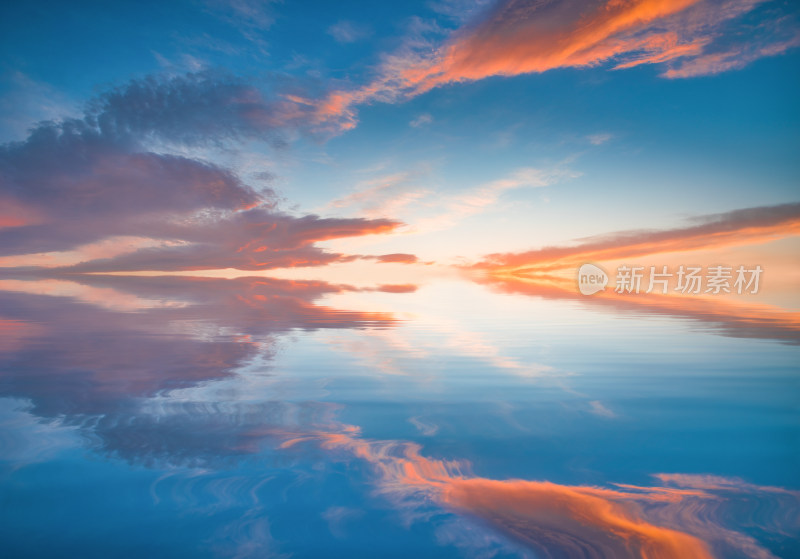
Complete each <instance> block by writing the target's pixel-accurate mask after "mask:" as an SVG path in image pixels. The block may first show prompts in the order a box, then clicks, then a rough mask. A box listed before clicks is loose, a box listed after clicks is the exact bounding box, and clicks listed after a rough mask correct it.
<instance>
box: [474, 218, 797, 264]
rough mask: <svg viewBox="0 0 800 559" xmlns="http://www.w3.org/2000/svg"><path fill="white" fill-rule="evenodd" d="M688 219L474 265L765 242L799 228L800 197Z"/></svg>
mask: <svg viewBox="0 0 800 559" xmlns="http://www.w3.org/2000/svg"><path fill="white" fill-rule="evenodd" d="M692 221H693V223H692V224H690V225H688V226H685V227H679V228H675V229H666V230H644V231H622V232H617V233H611V234H609V235H602V236H597V237H590V238H588V239H581V242H580V243H579V244H576V245H573V246H560V247H545V248H541V249H537V250H531V251H528V252H522V253H499V254H491V255H489V256H487V257H486V258H485V259H484V260H483V261H482V262H480V263H478V264H476V265H475V267H476V268H482V269H488V270H495V271H504V272H509V273H525V272H531V271H538V272H545V271H552V270H563V269H566V268H572V267H576V266H577V265H580V264H582V263H583V262H586V261H590V260H593V261H604V260H615V259H621V258H632V257H638V256H644V255H650V254H661V253H665V252H681V251H692V250H701V249H708V248H716V247H725V246H734V245H742V244H750V243H759V242H767V241H770V240H774V239H779V238H782V237H788V236H792V235H797V234H798V233H800V203H793V204H781V205H778V206H765V207H758V208H747V209H742V210H735V211H731V212H727V213H723V214H715V215H707V216H701V217H698V218H695V219H694V220H692Z"/></svg>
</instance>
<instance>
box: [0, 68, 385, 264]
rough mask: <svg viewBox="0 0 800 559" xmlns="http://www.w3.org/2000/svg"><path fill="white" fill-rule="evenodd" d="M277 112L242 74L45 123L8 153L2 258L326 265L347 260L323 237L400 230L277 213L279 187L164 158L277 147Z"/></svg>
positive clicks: (0, 226) (133, 86)
mask: <svg viewBox="0 0 800 559" xmlns="http://www.w3.org/2000/svg"><path fill="white" fill-rule="evenodd" d="M279 105H280V103H278V104H272V103H268V102H267V101H265V99H264V98H263V97H262V96H261V93H259V92H258V91H257V90H256V89H254V88H252V87H250V86H246V85H245V84H243V83H242V82H240V81H238V80H237V79H234V78H229V77H224V76H222V77H220V76H216V75H212V74H190V75H186V76H178V77H172V78H157V77H149V78H144V79H141V80H133V81H131V82H129V83H128V84H126V85H124V86H120V87H117V88H114V89H112V90H109V91H107V92H105V93H102V94H100V95H99V96H97V97H96V98H95V99H93V100H92V101H91V102H90V103H89V104H88V108H87V110H86V112H85V114H84V116H83V117H82V118H68V119H65V120H62V121H49V122H43V123H40V124H39V125H38V126H37V127H36V128H34V129H33V130H32V131H31V133H30V135H29V136H28V138H27V139H26V140H24V141H21V142H14V143H8V144H4V145H2V146H0V202H2V208H3V209H2V210H0V256H14V255H18V256H20V257H19V258H17V259H16V261H17V262H18V264H19V265H24V263H25V260H24V258H22V257H21V255H28V254H30V255H40V256H36V257H35V258H33V259H32V262H37V261H39V260H42V258H41V255H43V254H50V253H58V252H63V251H70V250H73V249H76V248H78V247H85V246H86V245H92V244H97V243H101V242H102V241H104V240H107V239H111V238H117V237H120V238H122V237H134V238H139V239H141V240H142V242H141V245H142V248H141V249H139V250H136V251H134V252H132V253H129V254H125V255H121V254H120V255H118V256H116V257H112V258H105V259H102V260H96V261H94V262H91V263H86V264H83V265H81V266H77V267H76V268H75V270H76V271H77V270H79V269H80V270H83V271H121V270H143V269H145V270H153V269H162V270H196V269H201V268H220V267H242V268H243V269H261V268H269V267H278V266H294V265H318V264H324V263H328V262H331V261H335V260H337V259H339V258H340V257H341V255H337V254H329V253H326V252H325V251H324V250H322V249H319V248H317V247H314V246H313V244H314V243H315V242H317V241H323V240H328V239H334V238H339V237H346V236H354V235H362V234H372V233H382V232H387V231H390V230H391V229H393V228H395V227H397V226H398V225H399V224H398V223H397V222H394V221H391V220H387V219H379V220H366V219H344V218H343V219H321V218H318V217H316V216H304V217H293V216H289V215H288V214H285V213H281V212H279V211H277V210H276V209H275V204H276V197H275V196H274V193H273V192H272V191H271V190H269V189H266V188H261V189H259V190H256V189H254V188H252V187H251V186H249V185H247V184H245V183H243V182H242V181H241V180H240V179H239V177H238V176H237V175H236V174H235V173H233V172H232V171H230V170H229V169H225V168H223V167H220V166H218V165H215V164H213V163H210V162H207V161H203V160H200V159H196V158H191V157H187V156H183V155H170V154H167V153H162V152H160V151H158V152H157V151H155V150H154V148H155V147H157V146H160V145H163V144H164V143H177V144H181V145H187V146H197V145H203V144H208V143H220V142H226V141H231V142H237V141H243V140H246V139H262V140H267V141H270V139H271V138H274V137H275V136H274V135H273V133H274V132H275V131H276V130H278V129H280V127H281V126H283V125H285V124H286V122H287V121H286V120H284V117H286V113H283V112H281V109H280V108H279ZM259 243H260V244H259ZM128 252H130V251H128ZM55 260H56V261H57V260H58V255H56V256H55ZM109 266H119V268H118V269H117V270H114V269H113V268H112V267H109Z"/></svg>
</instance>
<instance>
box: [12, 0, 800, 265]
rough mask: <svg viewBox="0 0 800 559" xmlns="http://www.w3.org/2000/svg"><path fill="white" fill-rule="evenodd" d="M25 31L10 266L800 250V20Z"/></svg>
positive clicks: (746, 17)
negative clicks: (630, 244)
mask: <svg viewBox="0 0 800 559" xmlns="http://www.w3.org/2000/svg"><path fill="white" fill-rule="evenodd" d="M0 28H1V29H0V30H1V31H2V32H1V33H0V41H1V42H2V52H3V53H4V55H3V57H2V63H1V65H0V123H2V129H1V134H0V140H2V141H3V142H4V143H3V144H2V146H0V181H1V182H0V227H2V228H0V246H1V247H2V249H0V251H2V253H0V266H2V267H5V268H9V269H10V268H15V269H28V270H30V269H31V268H47V269H59V270H69V271H83V272H127V273H131V272H135V273H141V272H149V271H160V272H170V273H171V272H186V271H192V272H195V273H198V272H199V271H204V273H213V272H208V271H211V270H231V269H234V270H240V271H248V272H254V271H259V272H261V271H266V270H281V273H286V270H292V269H296V268H304V269H306V270H304V271H303V273H306V274H307V275H308V274H310V275H313V274H317V273H319V271H318V270H315V271H310V270H308V268H311V267H313V268H318V267H322V266H332V265H333V266H334V267H335V266H336V265H341V264H347V263H352V264H354V269H355V270H357V272H353V274H356V275H362V274H364V273H366V274H369V273H375V274H381V273H383V272H380V271H379V270H380V266H377V264H384V265H387V267H389V268H400V265H399V264H398V263H405V264H409V265H413V266H416V267H417V268H418V270H417V273H419V274H425V273H430V270H426V269H423V268H422V266H423V265H427V266H428V267H431V266H433V267H436V268H437V269H439V268H441V267H452V266H460V267H464V266H476V265H477V266H479V267H480V266H483V267H485V263H486V262H489V261H491V262H494V263H495V264H497V262H498V259H497V258H494V257H489V256H488V255H497V254H506V255H516V261H520V259H522V260H524V259H525V258H527V256H526V255H528V256H530V255H531V254H532V251H534V252H535V251H540V250H542V249H545V248H549V247H574V246H577V245H581V244H587V243H588V244H590V245H591V244H593V243H594V244H597V243H600V244H603V243H605V242H608V240H609V239H610V238H612V237H613V238H617V240H616V241H615V242H616V243H620V242H622V243H625V242H627V241H625V240H624V239H626V238H627V239H628V240H630V239H632V238H634V237H636V236H637V235H638V233H635V232H641V231H645V230H646V231H647V232H648V233H647V234H648V235H655V236H656V237H658V235H667V236H669V235H670V233H669V232H670V231H671V232H673V233H674V234H675V235H677V240H676V241H675V242H674V243H673V244H672V245H670V246H671V248H670V250H672V251H674V250H675V249H681V250H683V249H686V250H698V247H699V246H702V247H703V248H704V249H709V248H711V247H717V246H721V247H728V246H729V245H736V244H742V243H743V242H745V243H755V244H763V243H765V242H767V241H770V242H771V241H774V240H776V239H778V240H779V239H785V238H787V237H788V238H791V237H795V236H796V232H797V223H798V220H800V207H798V205H797V192H798V190H797V177H798V165H799V163H798V159H797V157H796V153H797V147H798V130H800V127H798V117H799V116H800V115H799V114H798V108H797V103H796V101H795V100H796V98H797V97H798V75H799V74H798V72H797V69H798V60H799V59H798V56H800V54H799V53H800V50H798V49H797V48H796V47H797V46H798V45H800V20H799V19H798V10H797V9H796V6H795V5H794V3H792V2H789V1H779V0H772V1H756V0H676V1H657V0H636V1H634V0H629V1H622V0H611V1H607V2H592V1H582V2H581V1H562V2H552V3H541V2H525V1H505V2H502V1H501V2H487V1H476V2H469V1H460V0H440V1H434V0H431V1H427V2H398V3H363V2H339V3H336V4H331V3H329V2H300V3H293V2H264V1H261V2H256V1H253V0H214V1H208V2H202V1H196V2H195V1H192V2H168V3H164V2H162V3H144V4H142V3H141V2H115V3H114V4H113V5H108V3H98V2H94V3H93V2H74V3H69V4H67V3H51V2H26V3H13V4H7V5H5V6H4V7H3V8H2V17H1V18H0ZM748 212H749V213H748ZM756 215H757V216H758V217H753V216H756ZM752 219H755V220H756V221H757V222H758V223H757V224H756V226H755V227H756V228H755V229H754V230H752V229H748V228H751V226H752V223H751V221H752ZM748 220H750V221H748ZM699 223H707V224H712V225H711V227H712V228H713V224H714V223H722V224H723V225H722V226H723V228H724V229H725V230H726V231H727V233H726V234H725V235H724V236H723V237H722V238H720V237H719V236H717V235H716V233H710V234H709V235H708V236H707V237H706V238H705V240H700V241H692V242H689V241H687V240H686V237H685V236H684V234H683V233H681V231H684V232H685V231H690V230H692V228H693V227H697V226H698V224H699ZM701 229H702V227H701ZM744 229H748V232H747V234H745V235H740V233H739V232H740V231H743V230H744ZM631 232H634V233H631ZM700 234H701V235H702V231H700ZM659 238H660V237H659ZM620 239H622V240H620ZM743 239H746V241H743ZM645 244H646V245H647V246H646V247H645V248H644V249H643V250H639V252H638V253H637V255H640V254H647V253H648V252H651V253H653V252H654V253H656V254H659V253H663V252H665V251H666V249H665V248H664V246H663V244H658V243H652V244H651V243H645ZM623 254H627V253H625V252H624V251H623ZM586 256H590V257H591V256H596V255H592V254H588V255H586ZM487 258H488V260H487ZM787 258H791V255H790V254H787ZM509 260H513V258H511V257H510V256H509V257H508V258H506V261H509ZM369 269H371V270H374V272H369V271H365V270H369ZM295 273H299V272H296V271H295ZM398 273H400V272H398Z"/></svg>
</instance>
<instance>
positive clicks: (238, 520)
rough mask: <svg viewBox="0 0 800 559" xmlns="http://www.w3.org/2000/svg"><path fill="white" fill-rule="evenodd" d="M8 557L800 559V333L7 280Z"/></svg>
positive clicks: (597, 312)
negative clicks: (799, 373)
mask: <svg viewBox="0 0 800 559" xmlns="http://www.w3.org/2000/svg"><path fill="white" fill-rule="evenodd" d="M0 288H2V291H0V333H2V337H0V424H2V431H1V432H0V433H2V434H1V436H0V460H1V461H0V479H1V480H2V486H1V489H0V491H2V493H0V495H2V501H1V502H2V509H1V512H0V515H2V518H0V541H2V542H3V544H2V547H3V552H2V555H3V556H4V557H55V556H60V557H87V558H88V557H104V558H105V557H137V558H138V557H144V556H152V557H296V558H301V557H374V556H382V557H437V558H438V557H520V556H521V557H559V558H560V557H628V556H631V557H639V556H646V557H653V558H662V557H707V556H708V557H711V556H713V557H731V558H736V557H756V558H767V557H773V556H775V557H784V558H788V557H798V556H800V544H798V543H797V540H798V538H797V536H798V534H799V533H800V531H799V530H798V504H800V498H799V497H798V496H799V495H800V493H798V492H797V491H798V489H800V478H798V474H797V472H798V471H800V464H799V463H798V462H799V461H798V452H797V448H798V446H797V443H798V431H799V429H798V393H799V392H798V365H799V364H800V360H798V356H799V355H798V339H799V338H800V336H798V331H797V327H796V324H795V323H792V322H791V321H789V322H788V323H783V322H781V321H779V320H775V319H774V318H771V317H769V316H768V317H755V318H747V317H742V316H740V315H737V314H733V313H728V314H726V313H725V312H724V310H725V309H722V311H719V310H718V309H705V308H699V307H690V308H683V309H681V308H673V307H666V306H664V305H660V304H649V303H648V304H644V303H643V304H637V305H627V304H623V303H620V302H614V301H609V300H603V299H601V298H598V299H586V298H584V299H578V298H575V297H570V296H566V295H564V294H563V293H561V294H560V293H554V292H550V291H548V290H547V289H536V288H533V289H531V288H530V286H514V285H509V284H502V283H499V284H498V283H494V284H491V283H480V282H475V281H471V280H469V279H442V280H439V281H432V282H430V283H428V284H426V285H422V286H420V287H419V288H418V289H416V290H414V289H413V288H411V287H408V286H406V287H403V288H399V287H395V288H388V289H386V288H383V289H382V290H381V289H375V290H368V291H365V290H355V289H350V288H346V287H341V286H335V285H330V284H325V283H321V282H291V281H279V280H272V279H265V278H241V279H236V280H224V279H191V278H176V277H173V278H122V277H116V278H115V277H100V276H96V277H90V278H80V279H59V280H55V279H48V280H41V279H40V280H33V279H18V280H5V281H2V282H0Z"/></svg>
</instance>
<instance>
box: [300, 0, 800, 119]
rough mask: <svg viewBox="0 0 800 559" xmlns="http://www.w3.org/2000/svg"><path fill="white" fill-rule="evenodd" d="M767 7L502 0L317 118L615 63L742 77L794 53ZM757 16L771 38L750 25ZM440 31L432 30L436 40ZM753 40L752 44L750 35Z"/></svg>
mask: <svg viewBox="0 0 800 559" xmlns="http://www.w3.org/2000/svg"><path fill="white" fill-rule="evenodd" d="M764 2H765V0H675V1H672V2H665V1H662V0H592V1H590V2H585V1H583V0H566V1H563V2H537V1H533V0H505V1H501V2H498V3H497V4H496V5H495V6H493V7H492V8H491V9H489V10H484V11H482V12H480V13H479V14H478V15H477V16H476V18H475V19H474V20H473V21H472V22H471V23H467V24H465V25H463V26H462V27H461V28H459V29H457V30H456V31H454V32H452V33H451V34H450V35H449V36H448V37H447V38H446V39H445V40H444V41H440V40H438V39H436V38H430V35H431V32H428V34H427V36H426V33H425V30H424V29H423V30H420V28H421V27H422V26H421V25H418V26H417V29H416V33H415V34H412V35H411V36H410V37H409V39H408V41H407V43H406V45H405V46H404V47H402V48H401V49H400V50H398V51H397V52H396V53H394V54H391V55H387V56H385V57H384V61H383V63H382V64H381V66H380V67H379V68H378V71H377V77H376V78H375V79H374V80H373V81H371V82H369V83H367V84H366V85H364V86H362V87H359V88H355V89H351V90H338V91H333V92H331V93H329V94H328V95H327V97H326V98H325V99H323V100H322V101H320V102H317V103H315V105H316V107H317V119H318V120H319V121H320V122H328V123H330V124H332V125H334V126H335V127H338V128H339V129H341V130H346V129H349V128H352V127H353V126H355V123H356V112H355V111H356V109H355V108H356V107H357V106H358V105H361V104H364V103H369V102H374V101H380V102H394V101H397V100H402V99H407V98H410V97H413V96H415V95H419V94H421V93H424V92H427V91H429V90H431V89H433V88H436V87H440V86H443V85H446V84H452V83H461V82H469V81H476V80H482V79H485V78H489V77H492V76H517V75H522V74H532V73H541V72H546V71H549V70H553V69H556V68H586V67H594V66H599V65H602V64H613V65H614V67H615V68H616V69H625V68H631V67H634V66H639V65H642V64H659V65H662V66H666V69H665V70H664V72H663V74H662V75H663V76H664V77H668V78H678V77H690V76H697V75H708V74H714V73H718V72H722V71H726V70H730V69H735V68H741V67H743V66H745V65H747V64H748V63H750V62H752V61H753V60H756V59H758V58H761V57H764V56H773V55H776V54H780V53H782V52H785V51H786V50H788V49H790V48H793V47H795V46H797V45H798V39H797V35H798V34H797V22H796V21H795V18H794V15H792V14H789V15H787V14H786V13H784V12H785V11H786V10H787V8H786V7H774V6H771V5H770V7H769V8H764V9H762V4H764ZM754 11H758V16H759V17H761V18H762V19H763V21H764V23H763V24H762V27H763V28H764V29H765V30H762V31H760V32H754V31H753V30H752V29H750V28H749V27H748V25H749V22H748V20H747V18H745V17H744V16H745V15H746V14H750V13H751V12H754ZM436 32H438V33H439V34H441V30H440V29H438V28H437V29H436V30H435V31H434V32H433V34H435V33H436ZM754 33H755V35H756V38H755V40H753V37H752V35H753V34H754Z"/></svg>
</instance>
